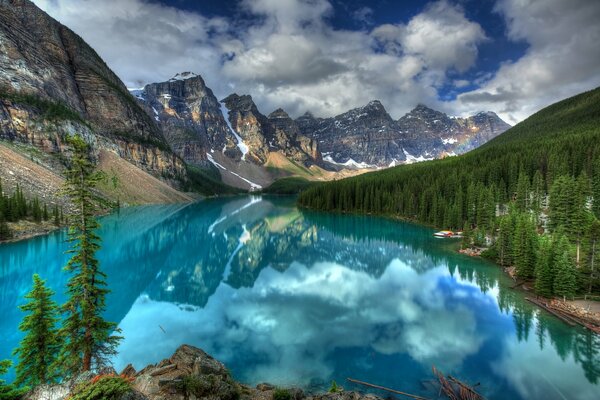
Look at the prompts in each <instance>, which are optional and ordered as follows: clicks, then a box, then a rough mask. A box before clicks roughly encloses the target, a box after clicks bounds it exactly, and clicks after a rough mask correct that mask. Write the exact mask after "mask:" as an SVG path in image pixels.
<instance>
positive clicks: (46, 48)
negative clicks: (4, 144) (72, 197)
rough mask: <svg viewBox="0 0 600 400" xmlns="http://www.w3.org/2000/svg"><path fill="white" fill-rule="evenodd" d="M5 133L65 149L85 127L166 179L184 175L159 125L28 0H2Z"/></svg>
mask: <svg viewBox="0 0 600 400" xmlns="http://www.w3.org/2000/svg"><path fill="white" fill-rule="evenodd" d="M0 91H1V93H0V99H1V101H0V138H3V139H8V140H16V141H20V142H24V143H29V144H33V145H35V146H37V147H38V148H40V149H41V150H43V151H49V152H55V153H57V154H63V153H64V151H65V150H66V147H65V146H64V144H63V143H64V137H65V135H68V134H74V133H79V134H81V135H82V136H84V137H85V139H86V140H87V141H88V142H89V143H90V144H91V145H92V147H93V149H94V151H95V152H96V153H97V152H98V150H99V149H100V148H103V149H108V150H110V151H113V152H115V153H117V154H118V155H119V156H121V157H122V158H124V159H126V160H128V161H130V162H131V163H133V164H134V165H136V166H138V167H140V168H142V169H144V170H146V171H148V172H150V173H152V174H154V175H155V176H160V177H167V178H169V177H170V178H181V177H182V176H185V168H184V164H183V162H182V161H181V160H180V159H179V158H178V157H175V156H174V155H173V153H172V152H171V151H170V149H169V146H168V144H167V142H166V141H165V139H164V137H163V136H162V133H161V131H160V128H159V127H158V126H157V125H156V124H155V123H154V121H153V120H152V119H151V118H150V116H149V115H148V114H147V113H146V112H145V111H144V110H143V109H142V108H141V107H140V106H139V104H138V103H137V102H136V101H135V99H134V98H133V97H132V96H131V95H130V94H129V92H128V91H127V89H126V88H125V86H124V85H123V83H122V82H121V80H120V79H119V78H118V77H117V76H116V75H115V74H114V73H113V72H112V71H111V70H110V69H109V68H108V66H107V65H106V64H105V63H104V61H102V59H101V58H100V57H99V56H98V55H97V54H96V52H95V51H94V50H93V49H92V48H91V47H90V46H89V45H87V44H86V43H85V42H84V41H83V40H82V39H81V38H80V37H79V36H78V35H76V34H75V33H74V32H72V31H71V30H70V29H68V28H67V27H65V26H63V25H61V24H60V23H59V22H57V21H55V20H54V19H52V18H51V17H50V16H48V15H47V14H46V13H44V12H43V11H42V10H40V9H39V8H38V7H36V6H35V5H34V4H33V3H32V2H30V1H28V0H2V1H0Z"/></svg>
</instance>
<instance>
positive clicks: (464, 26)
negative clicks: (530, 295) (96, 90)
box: [35, 0, 600, 123]
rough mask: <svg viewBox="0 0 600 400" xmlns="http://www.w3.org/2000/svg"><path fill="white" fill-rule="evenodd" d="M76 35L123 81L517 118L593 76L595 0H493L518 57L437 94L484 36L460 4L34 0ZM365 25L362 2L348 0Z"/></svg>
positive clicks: (301, 102) (317, 103)
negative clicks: (377, 19) (402, 17)
mask: <svg viewBox="0 0 600 400" xmlns="http://www.w3.org/2000/svg"><path fill="white" fill-rule="evenodd" d="M35 2H36V4H38V5H39V6H40V7H41V8H43V9H44V10H46V11H48V12H49V13H50V14H51V15H52V16H54V17H55V18H57V19H58V20H59V21H61V22H63V23H64V24H66V25H67V26H69V27H71V28H72V29H73V30H75V31H76V32H77V33H79V34H80V35H82V36H83V38H84V39H85V40H86V41H88V43H90V44H91V45H92V46H93V47H94V48H95V49H96V50H97V51H98V53H99V54H100V55H101V56H102V57H103V58H104V59H105V60H106V61H107V63H108V65H109V66H110V67H111V68H113V69H114V70H115V72H116V73H117V74H118V75H119V76H120V77H121V78H122V79H123V80H124V81H125V83H126V84H127V85H128V86H132V87H139V86H141V85H142V84H145V83H149V82H156V81H164V80H167V79H169V78H170V77H171V76H173V75H174V74H175V73H177V72H181V71H186V70H190V71H194V72H197V73H200V74H201V75H202V76H203V77H204V79H205V81H206V82H207V84H208V86H209V87H211V88H212V89H213V90H214V92H215V94H216V95H217V96H218V97H219V98H223V97H225V96H227V95H228V94H230V93H231V92H232V91H236V92H238V93H240V94H241V93H248V94H251V95H252V96H253V98H254V100H255V101H256V103H257V105H258V107H259V109H260V110H261V111H263V112H264V113H269V112H270V111H272V110H274V109H275V108H277V107H280V106H281V107H283V108H285V109H286V110H287V111H288V112H289V113H290V114H291V115H293V116H297V115H299V114H301V113H303V112H304V111H306V110H310V111H312V112H313V113H314V114H316V115H321V116H331V115H335V114H338V113H341V112H344V111H346V110H348V109H349V108H353V107H358V106H361V105H364V104H366V103H367V102H368V101H370V100H372V99H379V100H381V101H382V102H383V104H384V105H385V106H386V108H387V109H388V111H389V112H390V113H391V114H392V116H393V117H395V118H398V117H400V116H401V115H403V114H404V113H405V112H406V111H408V110H409V109H411V108H412V107H414V105H415V104H417V103H420V102H421V103H425V104H428V105H430V106H433V107H437V108H440V109H442V110H445V111H448V112H450V113H453V114H468V113H472V112H474V111H479V110H492V111H496V112H498V113H499V114H500V116H501V117H503V118H504V119H506V120H507V121H509V122H513V123H514V122H517V121H519V120H521V119H523V118H525V117H526V116H528V115H530V114H531V113H533V112H535V111H537V110H538V109H540V108H541V107H543V106H545V105H547V104H549V103H552V102H554V101H557V100H560V99H562V98H564V97H567V96H570V95H573V94H576V93H578V92H581V91H584V90H588V89H592V88H594V87H596V86H598V85H600V74H598V68H597V67H598V65H600V46H598V43H600V24H598V23H597V21H599V20H600V2H597V1H586V0H574V1H572V2H564V1H562V0H547V1H533V0H497V2H496V6H495V10H496V12H498V13H499V14H500V15H502V16H503V17H504V19H505V20H506V24H507V31H506V35H507V36H508V37H509V38H510V39H511V40H515V41H526V42H527V43H528V44H529V46H530V47H529V48H528V50H527V52H526V54H525V55H524V56H523V57H521V58H520V59H518V60H512V61H506V62H505V63H503V64H502V65H501V66H500V67H499V68H498V70H497V71H496V72H493V73H488V74H486V75H484V76H480V77H477V78H476V79H473V80H472V83H473V84H475V85H478V86H480V87H479V88H478V89H475V90H472V91H469V92H466V93H463V94H461V95H459V96H458V98H457V100H456V101H452V102H443V101H440V100H439V99H438V89H439V88H440V87H442V86H445V85H447V84H454V86H455V87H456V88H459V89H460V88H464V87H466V86H467V84H468V83H467V82H466V81H465V80H464V79H457V78H456V77H454V78H452V80H450V79H449V77H448V72H449V71H457V72H458V73H460V72H464V71H467V70H469V69H470V68H473V66H474V65H475V63H476V62H477V57H478V53H479V52H478V46H479V45H480V44H481V43H483V42H485V41H486V40H487V38H486V34H485V32H484V31H483V29H482V27H481V26H480V25H479V24H478V23H476V22H474V21H470V20H469V19H467V18H466V16H465V12H464V10H463V8H462V7H461V6H460V5H454V4H451V3H450V2H449V1H448V0H438V1H436V2H432V3H430V4H429V5H427V6H426V7H425V8H424V9H423V10H422V12H420V13H418V14H417V15H415V16H414V17H412V18H411V19H410V20H409V21H407V22H399V23H396V24H384V25H380V26H374V27H373V29H372V30H370V31H369V30H367V29H366V28H363V30H358V31H349V30H339V29H334V28H332V26H331V24H330V23H329V18H330V17H331V16H333V13H334V12H335V10H334V9H333V7H332V5H331V3H330V2H329V1H328V0H241V1H240V7H241V9H242V10H243V11H244V12H245V13H248V14H251V15H254V16H255V18H250V19H244V20H238V19H237V18H238V17H227V18H221V17H213V18H207V17H204V16H202V15H199V14H197V13H194V12H188V11H182V10H179V9H176V8H173V7H167V6H164V5H161V4H159V3H157V2H147V1H143V0H35ZM347 11H348V12H349V13H350V14H351V15H353V16H354V17H355V18H357V19H363V20H364V21H363V22H365V25H364V26H371V24H370V23H369V21H368V20H369V18H370V17H371V16H372V10H371V9H368V8H364V9H356V10H347Z"/></svg>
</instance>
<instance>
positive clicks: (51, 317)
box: [13, 274, 61, 387]
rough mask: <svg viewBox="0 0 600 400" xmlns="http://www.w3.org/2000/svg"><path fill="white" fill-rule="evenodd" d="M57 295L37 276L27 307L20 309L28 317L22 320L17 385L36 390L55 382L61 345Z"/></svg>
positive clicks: (18, 349) (16, 351)
mask: <svg viewBox="0 0 600 400" xmlns="http://www.w3.org/2000/svg"><path fill="white" fill-rule="evenodd" d="M53 295H54V292H53V291H52V290H51V289H48V288H47V287H46V286H45V281H43V280H42V279H41V278H40V277H39V275H38V274H35V275H33V289H32V290H31V292H29V293H28V294H27V295H25V298H26V299H28V300H29V302H28V303H27V304H24V305H22V306H19V308H20V309H21V310H22V311H25V312H27V313H29V314H28V315H26V316H25V318H23V321H22V322H21V324H20V325H19V330H20V331H22V332H25V337H24V338H23V340H21V343H20V345H19V347H18V348H17V349H15V351H14V353H13V354H14V355H16V356H18V357H19V363H18V364H17V367H16V371H17V379H16V381H15V384H17V385H22V384H26V385H28V386H32V387H33V386H36V385H40V384H44V383H53V382H55V381H56V377H57V376H56V375H57V374H56V371H55V370H54V363H55V361H56V357H57V355H58V352H59V350H60V345H61V341H60V338H59V336H58V334H57V331H56V324H57V323H58V320H59V318H58V305H57V304H56V303H55V302H54V301H53V300H52V296H53Z"/></svg>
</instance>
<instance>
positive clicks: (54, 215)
mask: <svg viewBox="0 0 600 400" xmlns="http://www.w3.org/2000/svg"><path fill="white" fill-rule="evenodd" d="M52 219H53V220H54V225H56V226H60V219H59V215H58V206H57V205H55V206H54V208H53V209H52Z"/></svg>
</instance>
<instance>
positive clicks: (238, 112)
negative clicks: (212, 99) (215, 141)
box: [222, 93, 321, 166]
mask: <svg viewBox="0 0 600 400" xmlns="http://www.w3.org/2000/svg"><path fill="white" fill-rule="evenodd" d="M222 102H223V103H224V104H225V106H226V107H227V109H228V110H229V112H228V118H229V121H230V122H231V127H232V128H233V129H234V130H235V131H236V132H237V133H238V135H239V136H240V137H241V138H242V139H243V141H244V143H245V144H246V145H247V146H248V150H249V152H248V156H249V158H250V160H252V161H254V162H255V163H258V164H264V163H265V162H266V161H267V158H268V155H269V152H271V151H281V152H282V153H283V154H284V155H285V156H286V157H288V158H289V159H291V160H293V161H296V162H300V163H302V164H304V165H306V166H309V165H311V164H318V163H320V162H321V153H320V151H319V148H318V145H317V142H316V141H314V140H313V139H311V138H309V137H306V136H303V135H302V134H301V133H300V128H299V127H298V125H297V124H296V122H295V121H294V120H293V119H292V118H290V116H289V115H288V114H287V113H286V112H285V111H284V110H282V109H281V108H279V109H277V110H275V111H273V112H272V113H271V114H270V115H269V116H268V117H266V116H264V115H263V114H261V113H260V111H258V108H257V107H256V104H254V101H253V100H252V97H251V96H249V95H243V96H239V95H237V94H235V93H234V94H232V95H229V96H228V97H227V98H225V99H223V100H222Z"/></svg>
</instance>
